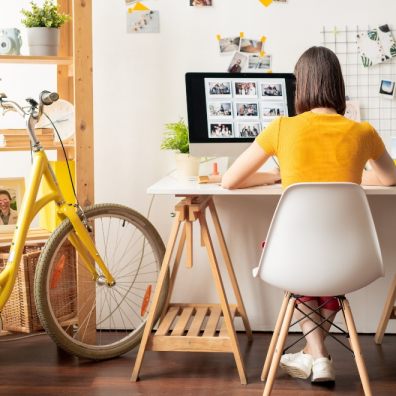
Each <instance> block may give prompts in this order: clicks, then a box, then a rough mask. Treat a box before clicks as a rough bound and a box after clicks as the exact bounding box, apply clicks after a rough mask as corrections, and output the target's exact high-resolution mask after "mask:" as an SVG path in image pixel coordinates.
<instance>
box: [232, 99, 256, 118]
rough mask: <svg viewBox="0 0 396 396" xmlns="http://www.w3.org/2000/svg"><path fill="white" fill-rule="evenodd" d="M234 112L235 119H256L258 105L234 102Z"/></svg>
mask: <svg viewBox="0 0 396 396" xmlns="http://www.w3.org/2000/svg"><path fill="white" fill-rule="evenodd" d="M235 112H236V116H237V117H258V103H257V102H243V103H242V102H236V103H235Z"/></svg>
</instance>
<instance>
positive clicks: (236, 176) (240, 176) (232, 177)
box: [221, 142, 280, 190]
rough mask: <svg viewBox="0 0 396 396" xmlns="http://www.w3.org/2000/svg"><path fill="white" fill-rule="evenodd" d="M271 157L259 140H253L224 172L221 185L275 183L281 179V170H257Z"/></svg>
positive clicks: (232, 186)
mask: <svg viewBox="0 0 396 396" xmlns="http://www.w3.org/2000/svg"><path fill="white" fill-rule="evenodd" d="M269 157H270V155H268V154H267V153H266V152H265V151H264V150H263V149H262V148H261V147H260V146H259V144H258V143H257V142H253V143H252V144H251V145H250V146H249V148H248V149H247V150H245V151H244V152H243V153H242V154H241V155H240V156H239V157H238V158H237V159H236V160H235V162H234V163H233V164H232V165H231V167H230V168H229V169H228V170H227V172H226V173H224V175H223V177H222V181H221V185H222V187H224V188H227V189H230V190H231V189H234V188H246V187H252V186H259V185H263V184H274V183H276V182H277V181H279V180H280V174H279V170H271V171H269V172H257V169H259V168H260V167H261V166H262V165H263V164H264V163H265V162H266V161H267V160H268V158H269Z"/></svg>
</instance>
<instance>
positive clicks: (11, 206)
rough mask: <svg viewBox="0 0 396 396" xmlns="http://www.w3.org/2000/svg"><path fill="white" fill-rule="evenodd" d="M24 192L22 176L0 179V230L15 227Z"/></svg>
mask: <svg viewBox="0 0 396 396" xmlns="http://www.w3.org/2000/svg"><path fill="white" fill-rule="evenodd" d="M24 193H25V179H24V178H23V177H16V178H6V179H0V232H10V231H12V230H13V229H14V228H15V224H16V222H17V220H18V212H19V210H20V208H21V204H22V198H23V194H24Z"/></svg>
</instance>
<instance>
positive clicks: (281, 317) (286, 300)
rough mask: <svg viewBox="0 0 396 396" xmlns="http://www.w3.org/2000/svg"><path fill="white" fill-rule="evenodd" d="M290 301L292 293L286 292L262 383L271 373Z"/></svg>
mask: <svg viewBox="0 0 396 396" xmlns="http://www.w3.org/2000/svg"><path fill="white" fill-rule="evenodd" d="M289 299H290V293H288V292H286V293H285V295H284V297H283V301H282V305H281V309H280V311H279V315H278V319H277V320H276V324H275V329H274V332H273V334H272V337H271V342H270V345H269V347H268V352H267V356H266V358H265V362H264V366H263V371H262V372H261V381H265V380H266V378H267V375H268V371H269V368H270V365H271V362H272V358H273V356H274V351H275V345H276V342H277V341H278V338H279V333H280V329H281V326H282V323H283V320H284V318H285V313H286V308H287V304H288V302H289Z"/></svg>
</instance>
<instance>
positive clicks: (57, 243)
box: [34, 204, 169, 360]
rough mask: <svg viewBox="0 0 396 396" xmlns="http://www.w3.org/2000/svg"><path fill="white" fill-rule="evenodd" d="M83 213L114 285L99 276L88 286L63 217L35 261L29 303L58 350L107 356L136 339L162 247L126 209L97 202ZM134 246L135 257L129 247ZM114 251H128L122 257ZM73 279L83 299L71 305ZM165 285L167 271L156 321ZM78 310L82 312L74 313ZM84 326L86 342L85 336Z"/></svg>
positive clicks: (132, 344) (74, 291) (121, 351)
mask: <svg viewBox="0 0 396 396" xmlns="http://www.w3.org/2000/svg"><path fill="white" fill-rule="evenodd" d="M84 213H85V216H86V218H87V220H88V223H89V224H90V225H93V228H92V229H94V230H95V231H94V234H95V245H96V248H97V249H98V251H99V253H100V254H101V257H102V258H103V259H104V260H105V263H106V265H107V266H108V268H109V269H110V271H111V273H112V275H113V277H114V278H115V285H114V286H111V287H110V286H108V285H106V284H105V282H104V277H103V276H102V277H99V279H98V280H97V281H94V280H93V279H92V275H91V274H90V273H89V271H88V270H87V269H86V267H85V266H84V265H83V264H82V262H81V260H80V261H78V260H77V259H76V257H77V255H76V250H75V248H74V247H73V246H72V245H71V244H70V242H69V241H68V235H69V234H70V233H71V232H73V227H72V225H71V223H70V221H69V220H68V219H66V220H64V221H63V222H62V223H61V224H60V225H59V226H58V227H57V228H56V229H55V231H54V232H53V233H52V235H51V236H50V238H49V239H48V241H47V242H46V244H45V246H44V248H43V250H42V252H41V255H40V257H39V260H38V263H37V268H36V274H35V281H34V292H35V293H34V294H35V302H36V307H37V313H38V316H39V318H40V321H41V323H42V325H43V327H44V329H45V330H46V331H47V333H48V334H49V335H50V336H51V338H52V339H53V341H54V342H55V343H56V344H57V345H58V346H59V347H60V348H61V349H63V350H65V351H67V352H69V353H71V354H73V355H76V356H78V357H81V358H88V359H93V360H102V359H110V358H113V357H117V356H120V355H122V354H124V353H126V352H128V351H130V350H131V349H133V348H134V347H135V346H136V345H137V344H139V342H140V339H141V337H142V333H143V329H144V324H145V322H146V318H147V315H148V311H149V306H150V305H151V299H150V297H152V296H153V294H154V289H155V284H156V280H157V277H158V272H159V269H160V267H161V264H162V259H163V256H164V253H165V246H164V244H163V242H162V239H161V237H160V235H159V234H158V232H157V231H156V229H155V228H154V226H153V225H152V224H151V223H150V222H149V221H148V220H147V219H146V218H145V217H143V216H142V215H141V214H139V213H138V212H136V211H134V210H133V209H130V208H128V207H125V206H122V205H116V204H98V205H93V206H92V207H89V208H87V209H86V210H85V211H84ZM105 232H106V235H105ZM107 232H108V234H107ZM121 233H122V235H121ZM135 236H137V237H138V239H136V238H135ZM121 237H124V239H121ZM125 238H128V239H125ZM134 246H136V247H137V249H136V251H137V253H136V251H135V250H132V248H134ZM139 247H140V249H139ZM110 248H113V251H111V252H110V250H109V249H110ZM121 253H124V254H125V255H126V254H128V257H127V259H126V260H125V257H124V256H120V254H121ZM77 263H79V264H78V265H77ZM125 263H126V264H125ZM115 264H117V265H115ZM96 268H97V270H98V272H100V271H99V268H98V267H97V266H96ZM78 271H79V275H78V276H77V272H78ZM126 271H127V272H126ZM153 273H155V279H152V278H153ZM80 274H81V275H80ZM82 276H83V278H82ZM87 276H89V277H88V278H87ZM77 278H78V279H79V282H84V284H83V293H82V294H84V295H87V294H88V297H87V296H85V297H84V301H82V299H83V297H80V301H77ZM168 282H169V273H168V274H167V276H166V280H165V284H164V287H163V288H162V290H161V295H160V303H159V308H158V309H157V312H156V320H157V319H158V318H159V315H160V314H161V312H162V308H163V304H164V302H165V298H166V294H167V290H168ZM150 285H151V286H150ZM79 290H81V287H80V289H79ZM65 301H66V302H67V303H65ZM101 304H102V305H101ZM88 305H89V307H88ZM80 308H81V309H80ZM139 309H140V312H138V311H139ZM83 310H85V313H81V312H82V311H83ZM93 313H94V314H93ZM93 317H95V323H96V326H95V331H94V330H93ZM88 323H89V324H88ZM88 326H91V333H90V334H91V335H90V337H91V339H89V337H88V336H87V333H88V332H87V328H88Z"/></svg>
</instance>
